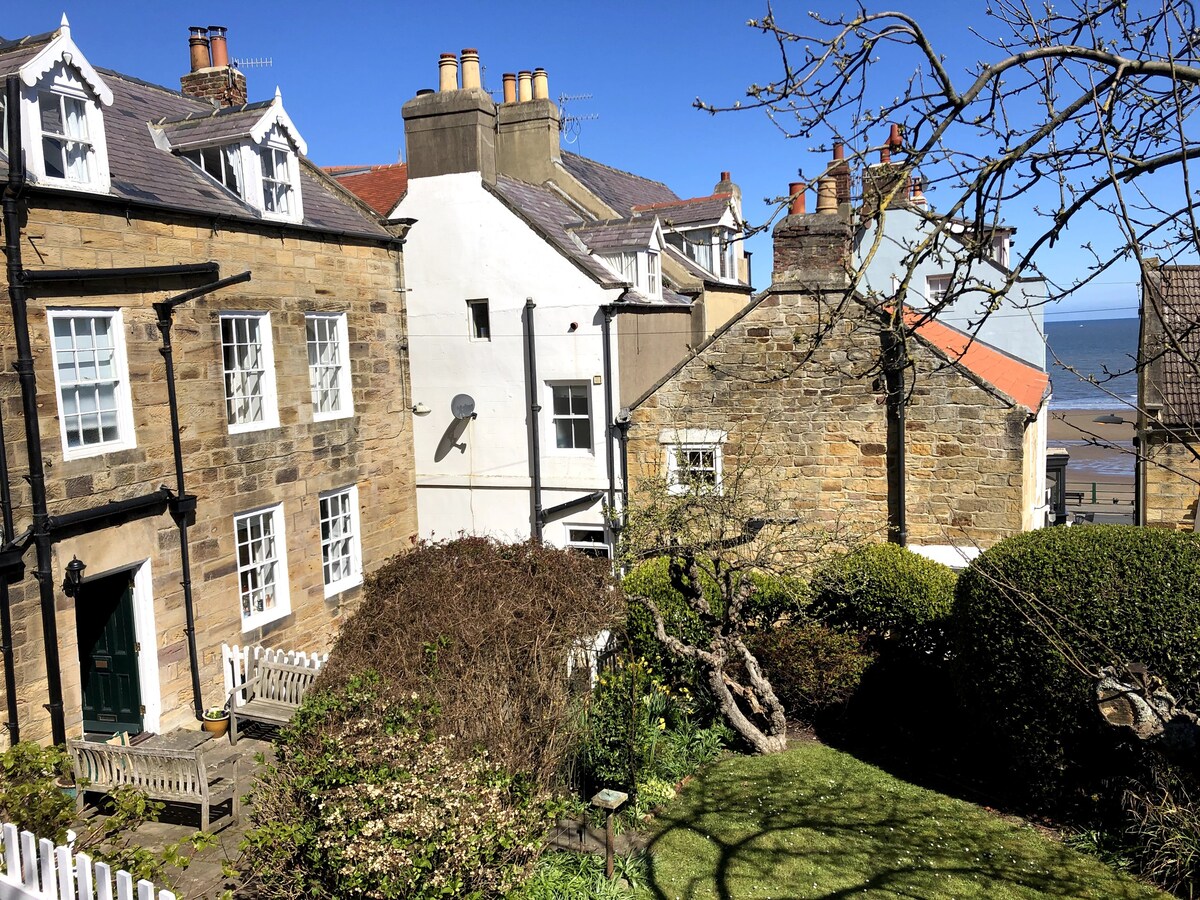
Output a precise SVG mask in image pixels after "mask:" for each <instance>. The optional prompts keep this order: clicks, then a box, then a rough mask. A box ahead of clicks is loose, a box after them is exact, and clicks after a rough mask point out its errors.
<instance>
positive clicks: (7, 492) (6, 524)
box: [0, 417, 21, 744]
mask: <svg viewBox="0 0 1200 900" xmlns="http://www.w3.org/2000/svg"><path fill="white" fill-rule="evenodd" d="M7 446H8V444H7V443H6V442H5V438H4V420H3V418H2V417H0V515H2V516H3V531H2V532H0V533H2V534H3V536H4V546H5V547H8V546H10V545H11V544H12V542H13V538H14V537H15V536H16V529H15V528H14V527H13V506H12V487H11V486H10V485H9V482H8V478H9V474H8V451H7V449H6V448H7ZM11 577H12V572H11V571H9V570H5V571H3V572H0V652H2V653H3V655H4V694H5V698H6V700H7V706H8V721H7V722H5V723H4V727H5V728H7V729H8V737H9V743H10V744H16V743H19V742H20V740H21V725H20V722H18V720H17V671H16V662H15V660H14V658H13V640H12V601H11V599H10V597H9V592H8V583H9V579H10V578H11Z"/></svg>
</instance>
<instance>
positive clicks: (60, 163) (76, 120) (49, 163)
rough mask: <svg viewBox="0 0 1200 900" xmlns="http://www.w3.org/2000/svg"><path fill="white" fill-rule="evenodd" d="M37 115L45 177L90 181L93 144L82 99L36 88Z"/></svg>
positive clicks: (84, 103) (92, 168)
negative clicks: (40, 129)
mask: <svg viewBox="0 0 1200 900" xmlns="http://www.w3.org/2000/svg"><path fill="white" fill-rule="evenodd" d="M38 115H39V119H40V121H41V127H42V164H43V165H44V166H45V170H46V177H48V178H61V179H63V180H65V181H76V182H80V183H84V184H86V183H89V182H91V181H92V172H93V170H94V165H93V157H94V155H95V147H94V146H93V144H92V142H91V141H90V140H89V139H88V123H87V105H86V100H84V99H83V98H81V97H68V96H65V95H63V94H59V93H56V92H54V91H38Z"/></svg>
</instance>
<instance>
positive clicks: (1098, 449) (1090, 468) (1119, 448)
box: [1048, 407, 1134, 509]
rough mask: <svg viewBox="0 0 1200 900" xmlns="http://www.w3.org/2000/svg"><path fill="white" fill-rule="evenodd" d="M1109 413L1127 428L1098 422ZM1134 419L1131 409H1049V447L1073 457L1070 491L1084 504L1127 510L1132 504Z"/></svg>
mask: <svg viewBox="0 0 1200 900" xmlns="http://www.w3.org/2000/svg"><path fill="white" fill-rule="evenodd" d="M1106 413H1107V414H1111V415H1115V416H1117V417H1119V418H1122V419H1125V420H1126V424H1122V425H1107V424H1102V423H1099V422H1096V421H1095V419H1096V418H1097V417H1098V416H1103V415H1105V414H1106ZM1133 417H1134V414H1133V412H1132V411H1131V410H1129V409H1111V410H1104V409H1054V408H1053V407H1052V408H1051V409H1050V422H1049V428H1048V431H1049V441H1048V446H1049V447H1050V448H1051V449H1053V448H1055V447H1061V448H1063V449H1065V450H1066V451H1067V452H1068V453H1069V454H1070V455H1071V459H1070V462H1069V463H1068V464H1067V490H1068V491H1070V492H1078V493H1081V494H1083V496H1084V500H1085V503H1089V504H1090V503H1092V502H1095V503H1097V504H1100V505H1103V506H1109V505H1117V506H1121V507H1123V508H1124V509H1128V507H1129V506H1130V505H1131V504H1132V501H1133V463H1134V455H1133V435H1134V426H1133V421H1132V420H1133ZM1093 498H1094V500H1093ZM1113 501H1116V503H1115V504H1114V503H1113ZM1069 505H1071V506H1075V505H1077V504H1075V503H1069Z"/></svg>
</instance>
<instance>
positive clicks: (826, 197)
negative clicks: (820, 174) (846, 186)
mask: <svg viewBox="0 0 1200 900" xmlns="http://www.w3.org/2000/svg"><path fill="white" fill-rule="evenodd" d="M837 211H838V200H837V180H836V179H835V178H831V177H829V176H826V177H824V178H821V179H818V180H817V212H818V213H821V214H825V215H828V214H830V213H833V214H835V215H836V213H837Z"/></svg>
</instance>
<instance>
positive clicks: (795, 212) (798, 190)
mask: <svg viewBox="0 0 1200 900" xmlns="http://www.w3.org/2000/svg"><path fill="white" fill-rule="evenodd" d="M805 187H806V185H805V184H804V182H803V181H793V182H792V183H791V184H789V185H788V196H789V197H791V198H792V202H791V204H790V205H789V206H788V215H789V216H802V215H804V189H805Z"/></svg>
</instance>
